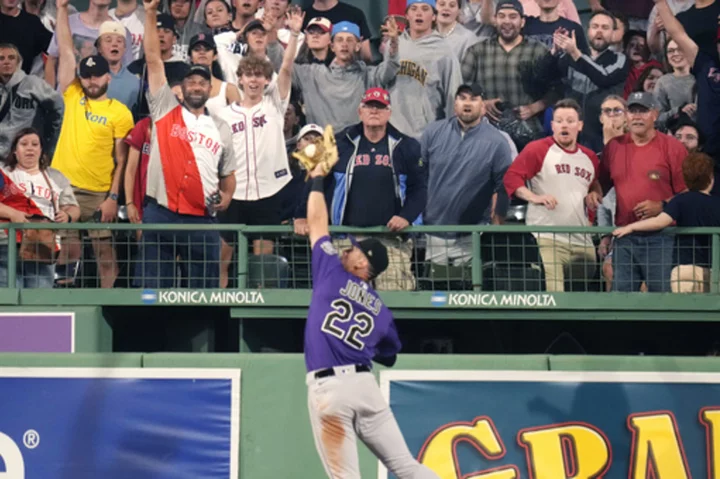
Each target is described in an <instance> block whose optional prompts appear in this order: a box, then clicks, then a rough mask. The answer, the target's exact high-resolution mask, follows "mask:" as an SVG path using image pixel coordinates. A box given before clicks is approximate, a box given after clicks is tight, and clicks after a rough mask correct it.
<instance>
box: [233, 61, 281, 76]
mask: <svg viewBox="0 0 720 479" xmlns="http://www.w3.org/2000/svg"><path fill="white" fill-rule="evenodd" d="M273 71H274V70H273V66H272V64H271V63H270V62H269V61H267V60H265V59H264V58H257V57H254V56H252V55H249V56H246V57H243V59H242V60H240V64H239V65H238V69H237V76H238V78H240V77H241V76H243V73H246V74H247V73H258V72H259V73H262V74H263V76H264V77H265V78H267V79H268V80H270V79H271V78H272V75H273Z"/></svg>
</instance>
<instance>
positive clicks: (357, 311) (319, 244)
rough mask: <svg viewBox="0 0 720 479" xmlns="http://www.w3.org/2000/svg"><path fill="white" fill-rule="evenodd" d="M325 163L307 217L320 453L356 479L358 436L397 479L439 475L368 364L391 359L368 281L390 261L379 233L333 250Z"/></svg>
mask: <svg viewBox="0 0 720 479" xmlns="http://www.w3.org/2000/svg"><path fill="white" fill-rule="evenodd" d="M324 175H325V172H324V171H323V166H322V165H320V166H318V167H316V168H315V169H314V170H313V171H312V172H311V173H310V176H311V178H312V180H311V192H310V197H309V198H308V207H307V221H308V228H309V233H310V244H311V247H312V275H313V278H312V279H313V286H314V289H313V295H312V300H311V301H310V310H309V311H308V318H307V323H306V325H305V365H306V367H307V371H308V374H307V385H308V409H309V412H310V423H311V425H312V429H313V435H314V436H315V446H316V447H317V450H318V453H319V455H320V459H321V460H322V462H323V465H324V466H325V472H326V473H327V475H328V476H329V477H330V478H331V479H341V478H342V479H356V478H357V479H359V478H360V466H359V463H358V452H357V444H356V443H357V438H358V437H359V438H360V440H361V441H363V442H364V443H365V445H367V446H368V448H369V449H370V450H371V451H373V452H374V454H375V455H376V456H377V457H378V459H380V460H381V461H382V462H383V464H385V466H386V467H387V468H388V469H389V470H390V472H392V473H393V474H394V475H395V476H396V477H398V478H399V479H426V478H427V479H432V478H434V479H437V475H435V474H434V473H433V472H432V471H430V469H428V468H427V467H425V466H423V465H421V464H419V463H418V462H417V461H416V460H415V458H413V456H412V455H411V454H410V451H409V449H408V447H407V445H406V444H405V440H404V439H403V437H402V433H401V432H400V428H399V427H398V425H397V422H396V421H395V417H394V416H393V414H392V411H390V408H389V406H388V404H387V403H386V402H385V400H384V399H383V397H382V395H381V393H380V388H379V387H378V385H377V383H376V382H375V378H374V377H373V375H372V373H371V372H370V371H371V368H372V362H373V361H376V362H378V363H380V364H383V365H386V366H392V365H394V364H395V361H396V359H397V354H398V352H399V351H400V346H401V345H400V339H399V338H398V333H397V330H396V329H395V323H394V322H393V317H392V314H391V313H390V310H389V309H388V308H387V307H386V306H385V305H384V304H383V302H382V301H381V300H380V298H379V297H378V295H377V292H375V290H374V289H373V288H372V287H371V286H370V283H369V282H370V281H372V279H373V278H375V277H376V276H377V275H379V274H380V273H382V272H383V271H384V270H385V268H387V265H388V257H387V251H386V249H385V247H384V246H383V245H382V243H380V241H378V240H377V239H374V238H370V239H365V240H363V241H361V242H359V243H358V242H355V241H353V246H352V247H351V248H348V249H346V250H344V251H343V252H342V255H341V256H338V252H337V250H336V249H335V247H334V246H333V243H332V240H331V239H330V234H329V230H328V211H327V204H326V202H325V196H324V194H323V184H324V182H323V176H324Z"/></svg>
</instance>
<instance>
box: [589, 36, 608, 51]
mask: <svg viewBox="0 0 720 479" xmlns="http://www.w3.org/2000/svg"><path fill="white" fill-rule="evenodd" d="M609 45H610V42H608V41H607V40H605V39H604V38H600V39H598V38H593V39H592V40H590V46H591V47H592V48H593V50H595V51H596V52H602V51H604V50H605V49H606V48H607V47H608V46H609Z"/></svg>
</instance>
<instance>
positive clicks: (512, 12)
mask: <svg viewBox="0 0 720 479" xmlns="http://www.w3.org/2000/svg"><path fill="white" fill-rule="evenodd" d="M495 25H496V29H497V34H496V35H494V36H492V37H490V38H485V39H483V40H481V41H480V42H478V43H476V44H475V45H473V46H472V47H470V48H469V49H468V50H467V53H466V54H465V57H464V58H463V61H462V76H463V81H464V82H465V83H470V84H472V83H479V84H481V85H483V87H484V88H485V90H486V92H487V94H488V98H489V99H488V100H486V101H485V106H486V108H487V116H488V117H489V118H490V120H491V121H492V122H493V123H494V124H495V125H496V126H497V127H498V128H499V129H501V130H503V131H505V132H507V133H508V134H509V135H510V136H511V137H512V139H513V141H515V143H516V145H517V147H518V150H521V149H522V148H523V147H524V146H525V145H526V144H527V143H529V142H531V141H533V140H537V139H539V138H542V137H543V136H545V134H544V132H543V122H542V115H541V113H542V112H544V111H545V108H546V107H547V106H548V105H551V104H553V102H554V100H555V99H556V97H557V96H558V95H557V93H556V88H557V85H559V83H560V75H559V71H558V70H557V62H556V59H555V58H554V57H553V55H551V54H550V51H549V50H548V48H547V47H546V46H545V45H543V44H542V43H540V42H538V41H536V40H533V39H530V38H526V37H524V36H522V35H521V32H522V29H523V27H524V25H525V18H524V13H523V7H522V4H520V2H519V1H518V0H501V1H500V2H499V3H498V5H497V9H496V10H495Z"/></svg>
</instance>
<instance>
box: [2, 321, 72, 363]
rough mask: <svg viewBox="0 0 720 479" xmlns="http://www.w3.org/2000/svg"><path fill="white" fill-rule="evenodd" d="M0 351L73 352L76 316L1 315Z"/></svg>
mask: <svg viewBox="0 0 720 479" xmlns="http://www.w3.org/2000/svg"><path fill="white" fill-rule="evenodd" d="M0 352H2V353H74V352H75V313H71V312H68V313H0Z"/></svg>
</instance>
